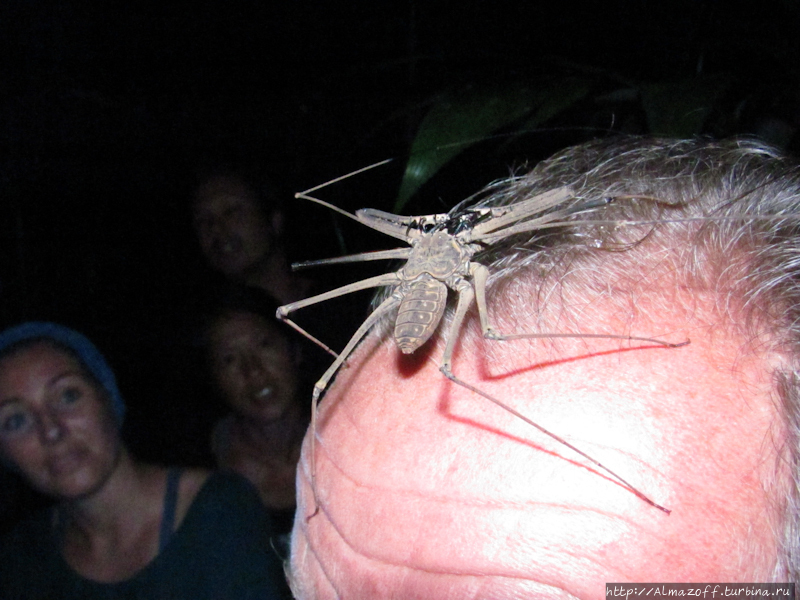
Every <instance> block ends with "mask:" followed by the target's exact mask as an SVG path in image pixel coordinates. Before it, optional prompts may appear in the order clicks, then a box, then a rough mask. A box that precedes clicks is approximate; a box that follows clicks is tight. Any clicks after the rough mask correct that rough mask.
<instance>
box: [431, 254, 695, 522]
mask: <svg viewBox="0 0 800 600" xmlns="http://www.w3.org/2000/svg"><path fill="white" fill-rule="evenodd" d="M471 273H472V282H473V283H472V284H470V283H469V282H467V281H465V280H462V282H461V283H460V284H459V285H458V289H457V290H456V291H457V293H458V303H457V305H456V311H455V314H454V315H453V321H452V323H451V324H450V328H449V331H448V333H447V343H446V345H445V350H444V354H443V356H442V364H441V366H440V367H439V370H440V371H441V372H442V374H443V375H444V376H445V377H447V378H448V379H449V380H450V381H452V382H453V383H455V384H457V385H460V386H462V387H464V388H466V389H468V390H470V391H471V392H473V393H475V394H478V395H479V396H481V397H483V398H485V399H487V400H489V401H490V402H492V403H494V404H496V405H497V406H499V407H500V408H502V409H503V410H506V411H508V412H509V413H511V414H512V415H514V416H515V417H518V418H520V419H522V420H523V421H524V422H525V423H527V424H528V425H531V426H532V427H535V428H536V429H538V430H539V431H541V432H542V433H544V434H545V435H548V436H550V437H551V438H553V439H554V440H556V441H557V442H559V443H561V444H563V445H564V446H566V447H567V448H569V449H570V450H572V451H573V452H576V453H577V454H579V455H580V456H582V457H583V458H585V459H586V460H588V461H589V462H591V463H592V464H593V465H595V466H596V467H598V468H600V469H602V470H603V471H605V472H606V473H608V474H609V475H611V476H612V477H613V478H614V479H616V480H617V481H619V482H620V483H621V484H622V485H624V486H625V487H626V488H627V489H628V490H630V491H631V492H633V493H634V494H635V495H636V496H637V497H638V498H640V499H642V500H644V501H645V502H647V504H649V505H651V506H654V507H655V508H657V509H659V510H661V511H663V512H665V513H666V514H670V513H671V512H672V511H671V510H670V509H668V508H666V507H664V506H661V505H660V504H658V503H656V502H654V501H653V500H651V499H650V498H648V497H647V496H646V495H645V494H644V493H643V492H641V491H639V490H638V489H637V488H635V487H634V486H633V485H631V484H630V483H629V482H628V481H626V480H625V479H623V478H622V477H620V476H619V475H618V474H617V473H615V472H614V471H612V470H611V469H609V468H608V467H606V466H605V465H604V464H602V463H601V462H599V461H597V460H595V459H594V458H592V457H591V456H589V455H588V454H587V453H586V452H584V451H583V450H580V449H579V448H576V447H575V446H574V445H572V444H571V443H569V442H568V441H566V440H565V439H564V438H562V437H560V436H558V435H556V434H555V433H553V432H552V431H548V430H547V429H545V428H544V427H542V426H541V425H539V424H538V423H536V422H534V421H533V420H531V419H529V418H528V417H526V416H525V415H523V414H522V413H520V412H519V411H517V410H515V409H514V408H512V407H510V406H509V405H507V404H506V403H504V402H502V401H500V400H498V399H497V398H495V397H494V396H492V395H490V394H488V393H486V392H484V391H483V390H481V389H479V388H477V387H475V386H474V385H472V384H470V383H468V382H466V381H464V380H463V379H461V378H459V377H458V376H456V375H455V374H453V371H452V368H451V360H452V356H453V349H454V348H455V343H456V340H457V338H458V333H459V332H460V331H461V326H462V325H463V322H464V318H465V317H466V315H467V311H468V310H469V309H470V307H471V306H472V303H473V302H474V301H475V302H476V303H477V305H478V315H479V318H480V322H481V329H482V330H483V336H484V338H486V339H490V340H495V341H505V340H516V339H523V338H544V337H547V338H552V337H573V338H587V337H588V338H611V339H625V340H632V341H641V342H652V343H656V344H659V345H661V346H665V347H668V348H676V347H679V346H685V345H686V344H688V343H689V342H688V341H686V342H682V343H680V344H671V343H668V342H664V341H661V340H657V339H651V338H642V337H634V336H624V335H604V334H555V335H554V334H516V335H502V334H499V333H497V332H496V331H495V330H494V329H493V328H492V326H491V325H490V323H489V316H488V311H487V310H486V279H487V278H488V274H489V271H488V269H487V268H486V267H484V266H483V265H479V264H473V265H472V267H471Z"/></svg>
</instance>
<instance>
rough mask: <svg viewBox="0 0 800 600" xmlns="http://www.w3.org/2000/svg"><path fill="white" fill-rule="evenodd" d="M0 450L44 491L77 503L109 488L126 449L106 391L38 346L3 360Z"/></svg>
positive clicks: (62, 355)
mask: <svg viewBox="0 0 800 600" xmlns="http://www.w3.org/2000/svg"><path fill="white" fill-rule="evenodd" d="M0 450H1V451H2V453H3V456H4V457H5V459H6V460H8V461H10V462H11V463H13V464H14V465H15V466H16V467H17V469H18V470H19V471H20V472H21V473H22V475H23V476H24V477H25V478H26V479H27V480H28V481H29V482H30V483H31V485H33V486H34V487H35V488H36V489H38V490H39V491H41V492H43V493H45V494H47V495H50V496H53V497H56V498H61V499H79V498H83V497H87V496H90V495H92V494H93V493H94V492H96V491H97V490H99V489H100V488H101V487H102V486H103V485H104V484H105V482H106V481H107V480H108V478H109V477H110V475H111V474H112V472H113V471H114V469H115V467H116V464H117V462H118V460H119V457H120V455H121V452H122V447H121V443H120V439H119V435H118V433H117V426H116V424H115V422H114V417H113V415H112V414H111V411H110V408H109V406H108V401H107V400H106V398H105V397H104V395H103V394H102V392H101V390H99V389H98V388H97V387H96V385H95V384H94V382H92V381H91V380H90V379H89V378H88V377H86V375H85V374H84V373H83V371H82V369H81V368H80V366H79V365H78V363H77V362H76V361H75V360H74V359H73V358H72V357H70V356H69V355H67V354H65V353H63V352H61V351H59V350H56V349H55V348H53V347H52V346H50V345H49V344H46V343H41V344H36V345H34V346H31V347H30V348H27V349H25V350H21V351H19V352H17V353H14V354H11V355H9V356H7V357H5V358H3V359H2V360H0Z"/></svg>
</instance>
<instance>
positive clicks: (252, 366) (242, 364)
mask: <svg viewBox="0 0 800 600" xmlns="http://www.w3.org/2000/svg"><path fill="white" fill-rule="evenodd" d="M210 345H211V348H210V350H211V363H212V369H213V372H214V378H215V380H216V382H217V385H218V386H219V389H220V391H221V392H222V395H223V396H224V398H225V400H226V401H227V402H228V404H229V405H230V406H231V408H233V410H234V411H236V412H237V413H239V414H240V415H242V416H246V417H249V418H252V419H255V420H257V421H263V422H269V421H274V420H275V419H278V418H280V417H282V416H284V415H285V414H286V412H287V410H288V409H289V408H291V407H292V405H293V404H294V402H295V396H296V393H297V364H296V360H295V356H294V355H293V353H292V348H291V347H290V345H289V342H288V340H287V339H286V337H284V335H283V334H282V333H281V332H280V330H279V329H278V327H277V326H276V324H274V323H272V322H270V321H268V320H267V319H265V318H263V317H261V316H259V315H256V314H253V313H247V312H235V313H230V314H227V315H225V316H223V317H221V318H219V319H217V321H216V322H215V323H214V324H213V325H212V327H211V331H210Z"/></svg>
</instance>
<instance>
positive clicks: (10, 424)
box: [0, 412, 28, 433]
mask: <svg viewBox="0 0 800 600" xmlns="http://www.w3.org/2000/svg"><path fill="white" fill-rule="evenodd" d="M27 424H28V415H26V414H25V413H24V412H15V413H12V414H10V415H7V416H5V417H3V418H2V420H0V431H2V433H17V432H18V431H21V430H22V429H24V428H25V426H26V425H27Z"/></svg>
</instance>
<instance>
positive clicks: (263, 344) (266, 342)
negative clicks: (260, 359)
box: [261, 337, 272, 348]
mask: <svg viewBox="0 0 800 600" xmlns="http://www.w3.org/2000/svg"><path fill="white" fill-rule="evenodd" d="M261 347H262V348H272V340H271V339H269V338H268V337H265V338H261Z"/></svg>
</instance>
